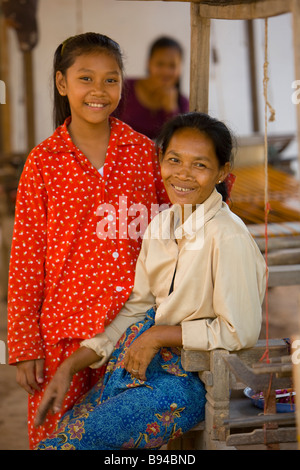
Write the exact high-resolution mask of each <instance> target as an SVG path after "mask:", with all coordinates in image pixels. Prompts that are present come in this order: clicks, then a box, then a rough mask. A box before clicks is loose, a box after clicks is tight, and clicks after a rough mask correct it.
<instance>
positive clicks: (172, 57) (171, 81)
mask: <svg viewBox="0 0 300 470" xmlns="http://www.w3.org/2000/svg"><path fill="white" fill-rule="evenodd" d="M181 63H182V59H181V54H180V53H179V51H178V50H177V49H174V48H171V47H165V48H162V49H157V50H156V51H155V52H154V53H153V54H152V56H151V58H150V59H149V63H148V70H149V76H150V77H151V79H152V80H153V81H155V83H156V85H157V86H158V87H172V86H175V85H176V84H177V83H178V81H179V78H180V75H181Z"/></svg>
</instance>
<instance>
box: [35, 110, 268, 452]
mask: <svg viewBox="0 0 300 470" xmlns="http://www.w3.org/2000/svg"><path fill="white" fill-rule="evenodd" d="M159 143H160V146H161V173H162V177H163V181H164V184H165V187H166V189H167V192H168V195H169V198H170V200H171V202H172V203H173V206H172V207H171V208H170V209H167V210H165V211H163V212H161V213H160V214H159V215H157V216H156V218H155V219H154V220H153V221H152V222H151V223H150V225H149V227H148V229H147V231H146V232H145V236H144V238H143V243H142V249H141V252H140V255H139V258H138V261H137V267H136V274H135V283H134V288H133V291H132V294H131V295H130V298H129V300H128V301H127V302H126V304H125V305H124V307H123V308H122V309H121V311H120V313H119V314H118V315H117V317H116V318H115V320H114V321H113V322H112V323H111V324H110V325H109V326H108V327H107V328H106V330H105V333H101V334H99V335H96V336H95V338H93V339H90V340H85V341H83V342H82V344H81V347H80V348H79V349H78V350H77V351H76V353H75V354H74V355H72V356H71V357H69V358H68V359H67V360H66V361H65V362H64V363H63V364H62V365H61V367H60V368H59V369H58V371H57V373H56V375H55V377H54V379H53V381H52V382H51V384H50V385H49V387H48V389H47V390H46V392H45V395H44V398H43V401H42V403H41V406H40V408H39V410H38V414H37V418H36V425H39V424H40V423H41V422H42V421H43V419H44V417H45V415H46V413H47V410H49V409H52V410H53V411H54V412H56V411H57V410H58V409H60V408H61V402H62V399H63V396H64V393H65V391H66V390H67V389H68V386H69V383H70V381H71V380H72V376H73V374H74V373H75V372H76V371H78V370H80V369H81V368H82V367H84V366H87V365H92V367H99V366H100V365H101V364H103V363H104V362H105V361H107V360H108V359H109V358H110V360H109V363H108V366H107V369H106V373H105V376H104V377H102V378H101V379H100V380H99V382H98V384H97V385H96V386H95V387H94V388H93V389H92V390H91V391H90V392H89V393H88V394H87V396H86V397H85V398H84V399H82V400H80V401H79V402H78V403H77V404H76V405H75V406H74V408H73V410H71V411H69V412H68V413H67V414H66V415H65V416H64V418H63V419H62V420H61V422H60V423H59V426H58V428H57V430H56V432H55V433H54V434H53V435H52V436H50V438H49V439H46V440H44V441H42V442H41V443H40V444H39V445H38V449H67V450H68V449H94V450H96V449H97V450H116V449H128V448H145V449H146V448H149V449H150V448H153V449H158V448H160V447H161V446H162V445H163V444H165V443H166V442H168V440H169V439H171V438H174V437H176V436H179V435H181V434H182V433H183V432H185V431H187V430H189V429H191V428H192V427H193V426H194V425H195V424H196V423H197V422H199V421H200V420H202V419H203V418H204V405H205V389H204V386H203V384H202V382H201V381H200V379H199V377H198V375H197V374H195V373H191V372H186V371H184V370H183V368H182V366H181V361H180V348H181V347H184V348H186V349H199V350H205V351H209V350H212V349H215V348H225V349H227V350H230V351H232V350H237V349H241V348H249V347H251V346H253V345H254V344H255V343H256V341H257V339H258V336H259V332H260V327H261V304H262V301H263V297H264V293H265V275H266V266H265V262H264V258H263V256H262V255H261V253H260V251H259V249H258V247H257V245H256V243H255V242H254V240H253V239H252V237H251V235H250V233H249V231H248V229H247V228H246V226H245V225H244V223H243V222H242V221H241V220H240V219H239V218H238V217H237V216H235V215H234V214H233V213H232V212H231V211H230V209H229V207H228V205H227V204H226V203H224V202H222V196H221V195H220V193H219V192H217V190H216V186H217V187H218V185H219V184H220V183H222V182H224V180H225V179H226V176H227V174H228V172H229V168H230V157H231V150H232V139H231V135H230V132H229V131H228V129H227V127H226V126H225V125H224V124H223V123H222V122H219V121H217V120H215V119H212V118H210V117H209V116H207V115H205V114H201V113H190V114H187V115H183V116H178V117H176V118H174V119H173V120H172V121H171V122H169V123H168V124H167V125H166V127H165V129H164V130H163V132H162V135H161V137H160V138H159ZM225 197H226V195H225ZM123 332H125V333H124V334H123V335H122V333H123ZM110 356H111V357H110Z"/></svg>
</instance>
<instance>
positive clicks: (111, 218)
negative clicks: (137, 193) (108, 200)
mask: <svg viewBox="0 0 300 470" xmlns="http://www.w3.org/2000/svg"><path fill="white" fill-rule="evenodd" d="M107 220H109V221H110V222H111V221H112V220H114V217H113V216H112V215H111V214H109V215H108V216H107Z"/></svg>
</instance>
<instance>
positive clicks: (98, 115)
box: [56, 52, 122, 124]
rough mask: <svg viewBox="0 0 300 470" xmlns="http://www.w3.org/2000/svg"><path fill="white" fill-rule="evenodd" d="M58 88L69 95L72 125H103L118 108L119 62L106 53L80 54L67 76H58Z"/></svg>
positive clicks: (120, 76)
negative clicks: (77, 123) (74, 122)
mask: <svg viewBox="0 0 300 470" xmlns="http://www.w3.org/2000/svg"><path fill="white" fill-rule="evenodd" d="M56 85H57V88H58V91H59V93H60V94H61V95H62V96H67V97H68V100H69V103H70V108H71V115H72V122H73V121H78V122H80V123H81V124H82V123H90V124H99V123H102V122H104V121H107V120H108V117H109V116H110V115H111V114H112V112H113V111H114V110H115V109H116V107H117V106H118V103H119V101H120V97H121V90H122V74H121V70H120V68H119V66H118V63H117V61H116V60H115V58H114V57H113V56H111V55H109V54H108V53H106V52H95V53H90V54H82V55H79V56H78V57H77V58H76V59H75V62H74V63H73V65H72V66H71V67H69V68H68V70H67V72H66V74H65V75H63V74H62V73H61V72H57V74H56Z"/></svg>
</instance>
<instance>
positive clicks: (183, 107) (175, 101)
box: [115, 36, 189, 140]
mask: <svg viewBox="0 0 300 470" xmlns="http://www.w3.org/2000/svg"><path fill="white" fill-rule="evenodd" d="M182 59H183V50H182V47H181V45H180V44H179V43H178V42H177V41H176V40H174V39H172V38H170V37H165V36H163V37H160V38H158V39H157V40H155V41H154V42H153V44H152V45H151V46H150V50H149V56H148V62H147V71H148V75H147V77H145V78H140V79H127V80H125V84H124V96H123V98H122V100H121V102H120V105H119V107H118V108H117V111H116V114H115V115H116V116H117V117H118V118H119V119H121V120H122V121H124V122H126V123H127V124H129V125H130V126H131V127H133V129H134V130H136V131H138V132H140V133H142V134H144V135H146V136H148V137H149V138H150V139H152V140H155V138H156V137H157V135H158V132H159V130H160V129H161V127H162V125H163V124H164V123H165V122H166V121H167V120H168V119H169V118H171V117H173V116H175V115H177V114H179V113H186V112H188V110H189V101H188V99H187V98H186V97H185V96H183V95H182V93H181V91H180V76H181V68H182Z"/></svg>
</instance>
